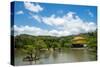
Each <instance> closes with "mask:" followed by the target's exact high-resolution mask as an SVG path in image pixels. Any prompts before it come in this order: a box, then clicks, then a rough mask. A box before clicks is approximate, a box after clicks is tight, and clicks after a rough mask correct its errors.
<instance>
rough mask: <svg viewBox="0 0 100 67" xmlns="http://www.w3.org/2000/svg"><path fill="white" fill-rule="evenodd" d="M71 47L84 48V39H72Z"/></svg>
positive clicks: (78, 37)
mask: <svg viewBox="0 0 100 67" xmlns="http://www.w3.org/2000/svg"><path fill="white" fill-rule="evenodd" d="M72 47H75V48H80V47H86V39H85V38H84V37H81V36H76V37H74V38H73V39H72Z"/></svg>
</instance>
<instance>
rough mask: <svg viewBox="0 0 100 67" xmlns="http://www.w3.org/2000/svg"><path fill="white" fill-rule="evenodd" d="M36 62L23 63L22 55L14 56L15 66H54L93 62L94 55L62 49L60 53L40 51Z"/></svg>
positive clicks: (84, 50)
mask: <svg viewBox="0 0 100 67" xmlns="http://www.w3.org/2000/svg"><path fill="white" fill-rule="evenodd" d="M39 54H40V59H39V60H37V61H32V62H29V61H23V58H24V56H25V55H24V54H17V53H16V55H15V65H17V66H18V65H30V64H33V65H34V64H54V63H69V62H84V61H95V60H96V54H94V53H93V52H90V51H88V50H87V49H64V50H61V51H57V50H56V51H41V52H40V53H39Z"/></svg>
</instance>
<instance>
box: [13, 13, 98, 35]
mask: <svg viewBox="0 0 100 67" xmlns="http://www.w3.org/2000/svg"><path fill="white" fill-rule="evenodd" d="M32 17H33V18H34V19H36V20H37V21H39V22H43V23H45V24H47V25H48V26H54V27H55V26H56V29H52V30H48V29H45V30H44V29H41V28H38V27H34V26H19V27H18V26H16V25H15V26H14V31H15V35H19V34H30V35H36V36H37V35H50V36H67V35H75V34H79V33H87V32H92V31H95V30H96V28H97V26H96V24H95V23H94V22H87V21H83V20H82V19H81V18H80V17H79V16H78V15H76V14H75V13H74V12H69V13H67V14H65V15H64V16H62V17H60V16H56V15H55V14H53V15H51V16H49V17H42V16H39V15H32Z"/></svg>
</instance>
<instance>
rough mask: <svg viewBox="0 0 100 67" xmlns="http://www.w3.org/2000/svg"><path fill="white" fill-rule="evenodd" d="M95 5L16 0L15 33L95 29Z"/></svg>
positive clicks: (77, 31) (82, 31)
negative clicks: (19, 0) (20, 0)
mask: <svg viewBox="0 0 100 67" xmlns="http://www.w3.org/2000/svg"><path fill="white" fill-rule="evenodd" d="M96 23H97V7H96V6H81V5H67V4H51V3H36V2H35V3H34V2H15V7H14V31H15V32H16V33H15V35H18V34H30V35H51V36H67V35H72V34H79V33H86V32H91V31H95V29H96Z"/></svg>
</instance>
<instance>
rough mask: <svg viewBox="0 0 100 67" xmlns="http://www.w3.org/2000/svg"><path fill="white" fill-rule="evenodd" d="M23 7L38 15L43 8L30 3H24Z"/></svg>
mask: <svg viewBox="0 0 100 67" xmlns="http://www.w3.org/2000/svg"><path fill="white" fill-rule="evenodd" d="M24 6H25V8H26V9H27V10H29V11H31V12H35V13H38V12H40V11H42V10H43V8H42V7H41V6H40V5H39V4H34V3H30V2H24Z"/></svg>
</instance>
